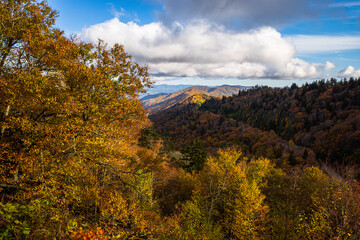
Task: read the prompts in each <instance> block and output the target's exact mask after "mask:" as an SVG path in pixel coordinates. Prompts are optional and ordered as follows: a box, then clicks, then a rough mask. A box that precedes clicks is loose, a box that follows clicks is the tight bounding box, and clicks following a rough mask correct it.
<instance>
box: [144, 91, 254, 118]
mask: <svg viewBox="0 0 360 240" xmlns="http://www.w3.org/2000/svg"><path fill="white" fill-rule="evenodd" d="M246 88H247V87H244V86H228V85H223V86H219V87H207V86H192V87H188V88H185V89H183V90H179V91H176V92H173V93H169V94H166V93H158V94H154V95H148V96H145V97H143V98H142V99H141V100H142V101H143V105H144V107H145V108H146V109H148V111H149V112H150V113H151V114H152V113H154V112H157V111H160V110H164V109H167V108H169V107H172V106H174V105H176V104H183V103H197V104H201V103H203V102H204V101H205V100H207V99H209V98H211V97H217V98H221V97H222V96H231V95H233V94H238V93H239V91H241V90H243V89H246Z"/></svg>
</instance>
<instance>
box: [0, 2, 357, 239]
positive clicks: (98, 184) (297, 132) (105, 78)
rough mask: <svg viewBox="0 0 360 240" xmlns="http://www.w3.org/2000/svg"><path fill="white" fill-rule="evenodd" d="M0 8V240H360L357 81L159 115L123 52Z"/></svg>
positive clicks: (44, 14) (28, 7) (27, 8)
mask: <svg viewBox="0 0 360 240" xmlns="http://www.w3.org/2000/svg"><path fill="white" fill-rule="evenodd" d="M57 16H58V14H57V12H56V11H54V10H53V9H51V8H50V7H49V5H48V4H47V2H46V1H41V2H40V1H36V0H0V129H1V130H0V239H94V240H95V239H359V238H360V184H359V182H358V179H359V167H358V164H359V137H360V135H359V129H360V120H359V103H360V99H359V92H360V91H359V90H360V89H359V80H358V79H349V80H344V79H343V80H339V81H337V80H335V79H331V80H329V81H318V82H316V83H311V84H307V85H305V86H302V87H298V86H296V85H293V86H291V88H283V89H277V88H275V89H272V88H268V87H256V88H254V89H252V90H247V91H239V94H238V95H233V96H232V97H224V98H222V99H215V98H210V99H208V100H206V101H204V102H202V101H201V102H199V101H196V102H194V103H191V102H190V103H188V102H186V104H185V103H184V104H179V105H175V106H173V107H171V108H169V109H166V110H164V111H160V112H157V113H156V114H153V115H150V116H149V114H148V112H147V110H146V109H144V107H143V105H142V103H141V101H140V100H139V97H140V96H141V95H142V94H144V92H145V89H146V88H148V87H150V86H151V85H152V84H153V83H152V81H151V78H150V76H149V73H148V68H147V66H140V65H139V64H138V63H136V62H135V61H134V60H133V59H132V57H131V56H130V55H129V54H128V53H127V52H126V50H125V47H126V46H125V47H124V46H122V45H120V44H115V45H113V46H108V45H106V44H105V43H104V42H103V41H101V40H99V42H98V43H97V44H91V43H84V42H81V41H80V40H79V39H77V38H76V37H70V38H69V37H66V36H65V34H64V32H63V31H62V30H61V29H58V28H56V27H55V25H54V24H55V21H56V18H57Z"/></svg>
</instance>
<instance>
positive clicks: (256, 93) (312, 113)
mask: <svg viewBox="0 0 360 240" xmlns="http://www.w3.org/2000/svg"><path fill="white" fill-rule="evenodd" d="M199 105H200V104H199ZM199 105H196V104H188V105H185V104H182V105H177V106H173V107H170V108H168V109H166V110H163V111H160V112H157V113H155V114H153V115H151V116H150V118H151V120H152V121H153V123H154V125H155V127H156V128H157V129H158V130H159V131H160V133H161V134H162V135H163V136H165V137H166V136H167V138H168V139H170V141H172V142H173V143H174V145H177V147H179V148H180V149H181V148H183V147H184V146H185V145H186V144H187V142H188V141H191V140H192V139H194V138H196V139H199V140H201V141H203V142H205V143H206V144H208V145H209V146H210V147H212V148H218V147H225V146H229V145H230V146H231V145H233V144H235V145H239V146H240V147H241V148H242V149H244V148H245V149H246V151H248V152H249V153H251V154H255V155H259V156H265V157H268V158H270V159H274V160H275V161H276V162H277V163H279V164H282V162H283V161H284V160H286V161H288V162H293V163H296V162H297V163H301V162H302V163H306V162H308V161H309V160H310V161H312V160H313V158H312V157H311V158H312V159H310V155H312V154H310V153H314V154H315V157H316V159H317V161H319V162H328V163H331V164H334V165H337V164H339V165H342V164H350V165H351V164H355V165H357V164H360V80H354V79H350V80H349V81H346V80H343V81H336V80H334V79H332V80H331V81H328V82H325V81H319V82H315V83H311V84H306V85H304V86H302V87H300V88H299V87H297V86H296V85H293V86H292V87H291V88H288V87H286V88H282V89H280V88H269V87H256V88H253V89H250V90H247V91H241V92H239V94H238V95H233V96H231V97H226V98H222V99H217V98H209V99H208V100H206V101H204V102H203V103H202V104H201V106H199ZM251 129H252V130H251ZM250 130H251V131H250ZM293 146H299V148H294V147H293ZM305 150H306V151H305ZM294 157H295V158H294ZM289 159H290V160H291V161H290V160H289ZM294 159H295V160H294Z"/></svg>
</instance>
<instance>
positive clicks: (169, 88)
mask: <svg viewBox="0 0 360 240" xmlns="http://www.w3.org/2000/svg"><path fill="white" fill-rule="evenodd" d="M189 87H195V85H183V84H180V85H167V84H157V85H152V86H151V88H146V92H147V94H146V95H156V94H160V93H163V94H165V93H167V94H169V93H173V92H176V91H180V90H183V89H185V88H189Z"/></svg>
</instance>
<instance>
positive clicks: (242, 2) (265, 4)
mask: <svg viewBox="0 0 360 240" xmlns="http://www.w3.org/2000/svg"><path fill="white" fill-rule="evenodd" d="M154 1H157V2H161V3H162V4H163V6H164V13H163V16H162V17H163V18H162V19H163V20H164V19H168V20H170V21H171V22H172V21H174V20H188V19H207V20H210V21H212V22H217V23H222V24H231V23H234V22H236V23H240V24H241V25H243V26H244V25H245V26H262V25H269V26H279V25H281V26H282V25H285V24H289V23H291V22H293V21H295V20H299V19H309V18H313V17H315V16H317V14H318V13H319V10H321V9H323V7H324V6H328V4H329V3H330V2H331V1H330V0H317V1H316V4H314V2H313V1H311V0H301V1H299V0H252V1H249V0H182V1H174V0H154Z"/></svg>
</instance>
